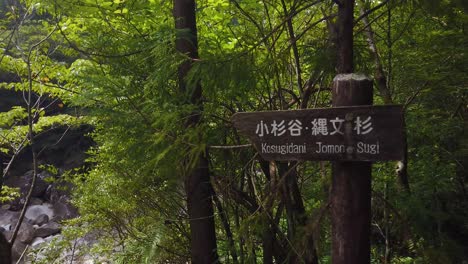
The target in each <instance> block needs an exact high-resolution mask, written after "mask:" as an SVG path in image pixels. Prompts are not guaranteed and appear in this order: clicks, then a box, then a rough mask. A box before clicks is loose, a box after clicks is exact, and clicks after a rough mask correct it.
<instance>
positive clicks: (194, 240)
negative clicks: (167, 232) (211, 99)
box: [173, 0, 218, 264]
mask: <svg viewBox="0 0 468 264" xmlns="http://www.w3.org/2000/svg"><path fill="white" fill-rule="evenodd" d="M173 11H174V19H175V27H176V30H178V31H181V30H184V31H186V32H184V33H186V34H184V37H181V36H180V35H178V36H177V38H176V49H177V51H179V52H180V53H183V54H185V55H187V56H188V57H189V59H187V60H186V61H184V62H183V63H182V64H181V65H180V66H179V69H178V81H179V88H180V91H181V93H182V94H190V97H189V98H188V100H187V103H189V104H193V105H196V106H197V110H196V111H195V112H194V113H192V114H191V115H190V118H189V119H188V121H187V123H186V124H185V125H186V127H187V128H190V127H196V126H198V124H199V123H200V119H201V113H202V111H203V105H202V87H201V84H200V82H197V83H196V84H195V86H194V87H190V89H191V91H189V87H187V83H186V80H185V78H186V77H187V74H188V72H189V71H190V69H191V68H192V62H193V60H194V59H198V42H197V27H196V13H195V1H194V0H174V10H173ZM195 158H196V159H197V163H196V167H195V168H194V169H193V170H191V171H190V172H189V173H188V174H187V175H186V176H185V191H186V194H187V207H188V214H189V218H190V221H189V222H190V231H191V235H190V238H191V241H190V243H191V258H192V263H193V264H211V263H218V254H217V247H216V234H215V224H214V214H213V203H212V186H211V183H210V173H209V168H208V154H207V152H205V153H204V154H200V155H199V157H195Z"/></svg>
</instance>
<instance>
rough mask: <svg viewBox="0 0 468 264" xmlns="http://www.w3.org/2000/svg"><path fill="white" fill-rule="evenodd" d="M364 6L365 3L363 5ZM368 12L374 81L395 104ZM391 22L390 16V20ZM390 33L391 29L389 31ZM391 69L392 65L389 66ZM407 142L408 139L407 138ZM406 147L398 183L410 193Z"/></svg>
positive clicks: (387, 100) (367, 31) (366, 25)
mask: <svg viewBox="0 0 468 264" xmlns="http://www.w3.org/2000/svg"><path fill="white" fill-rule="evenodd" d="M362 4H364V3H362ZM364 14H366V11H365V10H364V8H362V7H361V16H362V22H363V23H364V28H365V30H364V33H365V34H366V38H367V44H368V45H369V51H370V54H371V56H372V58H373V59H374V64H375V71H374V79H375V82H376V84H377V88H378V90H379V93H380V96H381V97H382V99H383V101H384V103H385V104H393V103H394V102H393V99H392V95H391V92H390V87H389V81H388V80H389V76H387V75H386V74H385V71H384V69H383V65H382V59H381V58H380V54H379V50H378V48H377V44H376V43H375V38H374V30H373V29H372V25H371V24H370V23H369V19H368V17H367V16H365V15H364ZM388 19H389V20H390V16H389V18H388ZM388 30H389V32H390V28H389V29H388ZM388 38H389V39H388V40H387V41H388V42H389V43H390V42H391V39H390V36H389V37H388ZM389 68H390V65H389ZM405 140H406V138H405ZM404 147H405V155H404V157H403V160H401V161H399V162H398V166H397V170H396V173H397V176H398V183H399V184H400V186H402V187H403V189H405V190H406V191H408V192H409V191H410V187H409V182H408V170H407V167H408V158H407V156H408V155H407V152H408V147H407V143H406V142H405V143H404Z"/></svg>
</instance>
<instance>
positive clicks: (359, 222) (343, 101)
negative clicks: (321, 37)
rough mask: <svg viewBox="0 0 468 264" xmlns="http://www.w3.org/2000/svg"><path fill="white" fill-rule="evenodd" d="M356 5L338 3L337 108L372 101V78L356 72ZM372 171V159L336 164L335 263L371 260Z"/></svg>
mask: <svg viewBox="0 0 468 264" xmlns="http://www.w3.org/2000/svg"><path fill="white" fill-rule="evenodd" d="M354 4H355V1H354V0H341V1H339V3H338V25H337V26H338V36H337V48H338V56H337V67H336V68H337V73H338V75H337V76H336V77H335V79H334V80H333V89H332V104H333V106H334V107H337V106H353V105H371V104H372V81H371V80H370V79H368V78H367V77H365V76H362V75H357V74H352V72H353V70H354V64H353V23H354V21H353V20H354V18H353V13H354ZM351 118H353V119H354V118H355V117H352V116H351ZM371 171H372V164H371V163H370V162H333V164H332V188H331V222H332V263H333V264H366V263H370V221H371Z"/></svg>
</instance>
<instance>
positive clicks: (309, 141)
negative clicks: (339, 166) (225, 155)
mask: <svg viewBox="0 0 468 264" xmlns="http://www.w3.org/2000/svg"><path fill="white" fill-rule="evenodd" d="M232 120H233V123H234V125H235V127H236V128H237V129H238V130H239V131H240V132H241V133H242V134H244V135H246V136H247V137H249V139H250V140H251V141H252V142H253V143H254V145H255V147H256V148H257V150H258V152H259V153H260V155H261V156H262V157H263V158H264V159H266V160H363V161H378V160H399V159H402V155H403V151H404V148H403V142H404V128H403V114H402V107H401V106H356V107H336V108H325V109H306V110H293V111H271V112H251V113H237V114H235V115H234V116H233V118H232Z"/></svg>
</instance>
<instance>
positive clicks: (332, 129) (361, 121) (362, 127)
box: [255, 116, 373, 137]
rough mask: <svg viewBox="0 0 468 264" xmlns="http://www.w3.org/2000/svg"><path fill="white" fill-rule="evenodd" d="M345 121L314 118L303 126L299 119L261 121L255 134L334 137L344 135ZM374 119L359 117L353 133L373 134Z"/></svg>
mask: <svg viewBox="0 0 468 264" xmlns="http://www.w3.org/2000/svg"><path fill="white" fill-rule="evenodd" d="M344 122H345V119H342V118H339V117H335V118H331V119H327V118H314V119H313V120H312V121H311V122H310V124H302V122H301V121H299V120H298V119H293V120H279V121H277V120H273V121H272V122H271V123H267V122H264V121H263V120H260V122H259V123H257V127H256V130H255V134H256V135H257V136H259V137H263V136H265V135H273V136H275V137H280V136H283V135H284V136H293V137H297V136H302V135H303V133H304V134H306V133H310V135H312V136H320V135H323V136H328V135H330V136H333V135H336V134H338V135H343V134H344V131H343V130H344V126H343V124H344ZM372 130H373V127H372V117H370V116H367V117H361V116H357V117H356V119H354V120H353V131H354V132H355V133H356V134H357V135H366V134H369V133H370V132H372Z"/></svg>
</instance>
